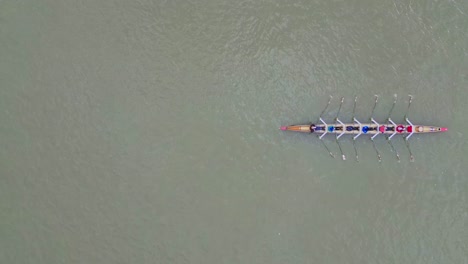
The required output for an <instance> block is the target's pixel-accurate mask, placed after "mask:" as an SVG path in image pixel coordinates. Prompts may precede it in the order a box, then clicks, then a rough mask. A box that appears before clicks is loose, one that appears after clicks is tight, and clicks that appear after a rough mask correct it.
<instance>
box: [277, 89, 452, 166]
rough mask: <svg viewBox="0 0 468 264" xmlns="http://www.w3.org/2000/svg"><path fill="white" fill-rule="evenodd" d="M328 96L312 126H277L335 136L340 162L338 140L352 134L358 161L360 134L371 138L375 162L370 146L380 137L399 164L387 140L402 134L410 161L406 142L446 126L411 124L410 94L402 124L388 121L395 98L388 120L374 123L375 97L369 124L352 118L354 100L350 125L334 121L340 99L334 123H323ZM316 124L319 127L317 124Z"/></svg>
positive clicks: (389, 141)
mask: <svg viewBox="0 0 468 264" xmlns="http://www.w3.org/2000/svg"><path fill="white" fill-rule="evenodd" d="M331 99H332V97H331V96H330V99H329V100H328V103H327V105H326V106H325V109H323V111H322V113H321V114H320V117H319V120H317V122H316V123H315V124H305V125H291V126H282V127H280V129H281V130H283V131H294V132H302V133H314V134H317V136H318V137H319V139H320V140H322V138H323V137H324V136H325V135H326V134H335V139H336V143H337V144H338V147H339V149H340V151H341V156H342V159H343V160H346V156H345V155H344V154H343V151H342V148H341V145H340V142H339V141H338V139H339V138H340V137H341V136H343V135H354V136H353V146H354V150H355V153H356V160H358V154H357V149H356V145H355V141H356V139H357V138H358V137H359V136H361V135H372V137H371V138H370V139H371V140H372V144H373V147H374V149H375V151H376V152H377V157H378V159H379V161H381V160H382V159H381V156H380V153H379V151H378V150H377V148H376V146H375V143H374V138H375V137H377V136H378V135H384V136H385V137H386V139H387V141H388V143H389V144H390V146H391V148H392V150H393V151H394V152H395V153H396V157H397V159H398V161H400V155H399V153H398V152H397V151H396V149H395V147H394V146H393V144H392V142H391V139H392V137H394V136H395V135H405V142H406V146H407V148H408V151H409V153H410V160H411V161H414V157H413V154H412V152H411V149H410V146H409V142H408V139H409V138H410V137H411V136H412V135H413V134H420V133H435V132H446V131H448V129H447V128H446V127H436V126H427V125H414V124H413V123H411V121H410V120H409V119H408V117H407V114H408V111H409V109H410V106H411V101H412V99H413V97H412V96H411V95H410V96H409V103H408V108H407V110H406V114H405V117H404V119H405V121H406V124H396V123H395V122H393V120H392V119H391V118H390V116H391V114H392V111H393V109H394V108H395V104H396V101H397V96H396V95H395V99H394V101H393V105H392V108H391V109H390V113H389V114H388V118H387V119H386V122H385V123H383V124H380V123H378V122H377V121H375V119H374V118H373V115H374V110H375V107H376V106H377V102H378V96H377V95H376V96H375V104H374V108H373V109H372V114H371V118H370V122H368V123H361V122H359V121H358V120H357V119H356V118H355V110H356V102H357V97H356V98H355V99H354V108H353V123H343V122H341V121H340V120H339V119H338V116H339V114H340V110H341V106H342V105H343V101H344V98H341V103H340V107H339V108H338V112H337V114H336V118H335V123H334V124H327V123H326V122H325V121H324V120H323V119H322V115H323V114H324V113H325V111H326V110H327V108H328V106H329V105H330V102H331ZM319 121H320V124H318V123H319ZM322 142H323V145H324V146H325V148H326V149H327V150H328V152H329V154H330V156H332V157H335V156H334V155H333V153H331V151H330V150H329V148H328V147H327V146H326V145H325V142H324V141H323V140H322Z"/></svg>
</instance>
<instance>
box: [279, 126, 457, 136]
mask: <svg viewBox="0 0 468 264" xmlns="http://www.w3.org/2000/svg"><path fill="white" fill-rule="evenodd" d="M280 129H281V130H284V131H294V132H301V133H316V134H323V133H332V134H369V135H375V134H395V133H396V134H411V133H415V134H421V133H436V132H445V131H447V130H448V129H447V128H446V127H435V126H424V125H407V124H396V125H394V124H379V125H377V124H374V123H362V124H356V123H348V124H336V125H327V126H325V125H314V124H307V125H291V126H283V127H281V128H280Z"/></svg>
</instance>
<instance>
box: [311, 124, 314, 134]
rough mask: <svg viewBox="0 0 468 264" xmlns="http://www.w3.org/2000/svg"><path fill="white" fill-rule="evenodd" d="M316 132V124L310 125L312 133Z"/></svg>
mask: <svg viewBox="0 0 468 264" xmlns="http://www.w3.org/2000/svg"><path fill="white" fill-rule="evenodd" d="M314 131H315V124H311V125H310V133H314Z"/></svg>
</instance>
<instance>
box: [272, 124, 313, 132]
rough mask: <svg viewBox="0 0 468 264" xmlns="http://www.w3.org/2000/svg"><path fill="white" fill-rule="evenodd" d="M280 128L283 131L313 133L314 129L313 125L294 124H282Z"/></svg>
mask: <svg viewBox="0 0 468 264" xmlns="http://www.w3.org/2000/svg"><path fill="white" fill-rule="evenodd" d="M280 130H283V131H295V132H303V133H311V132H313V130H312V129H311V125H293V126H282V127H280Z"/></svg>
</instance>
